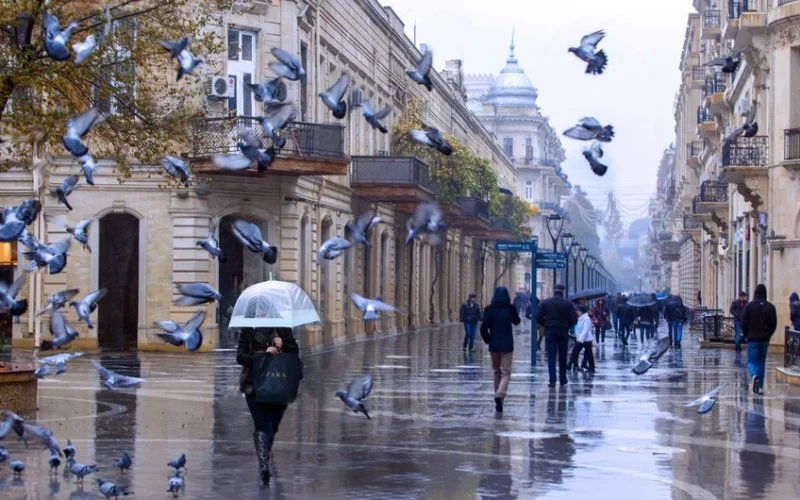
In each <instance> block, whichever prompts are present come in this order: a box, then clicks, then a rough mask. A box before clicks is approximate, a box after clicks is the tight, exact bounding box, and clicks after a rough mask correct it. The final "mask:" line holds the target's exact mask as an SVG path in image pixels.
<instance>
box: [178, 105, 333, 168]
mask: <svg viewBox="0 0 800 500" xmlns="http://www.w3.org/2000/svg"><path fill="white" fill-rule="evenodd" d="M239 127H243V128H247V129H250V130H252V131H253V132H255V133H256V135H258V136H259V137H261V136H262V128H261V124H260V123H259V121H258V118H257V117H253V116H234V117H221V118H201V119H197V120H194V121H193V122H192V139H193V148H192V156H193V157H194V158H196V159H198V160H200V161H202V160H203V159H208V158H210V157H211V156H213V155H216V154H226V153H233V152H236V151H239V146H238V144H239V140H240V137H239V134H238V132H237V129H238V128H239ZM282 136H283V137H285V138H286V143H285V144H284V146H283V147H282V148H280V149H277V148H276V155H275V156H276V160H275V163H273V165H272V166H271V167H270V168H269V169H268V170H267V172H273V173H282V174H292V175H315V174H317V175H319V174H322V175H346V174H347V163H348V158H347V155H345V153H344V128H343V127H342V126H340V125H323V124H317V123H305V122H294V123H292V124H290V125H289V126H287V127H286V129H285V130H284V131H283V134H282ZM263 143H264V146H265V147H270V146H273V144H272V141H271V140H270V139H266V138H264V139H263Z"/></svg>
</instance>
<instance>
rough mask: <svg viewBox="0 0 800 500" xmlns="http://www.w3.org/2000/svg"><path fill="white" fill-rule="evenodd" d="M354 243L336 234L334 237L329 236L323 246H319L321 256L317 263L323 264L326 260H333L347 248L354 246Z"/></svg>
mask: <svg viewBox="0 0 800 500" xmlns="http://www.w3.org/2000/svg"><path fill="white" fill-rule="evenodd" d="M352 246H353V244H352V243H351V242H349V241H347V240H346V239H344V238H340V237H338V236H335V237H333V238H328V240H327V241H325V243H323V244H322V246H320V247H319V257H318V258H317V264H318V265H319V264H322V262H323V261H325V260H333V259H335V258H336V257H338V256H340V255H342V254H343V253H344V251H345V250H347V249H348V248H350V247H352Z"/></svg>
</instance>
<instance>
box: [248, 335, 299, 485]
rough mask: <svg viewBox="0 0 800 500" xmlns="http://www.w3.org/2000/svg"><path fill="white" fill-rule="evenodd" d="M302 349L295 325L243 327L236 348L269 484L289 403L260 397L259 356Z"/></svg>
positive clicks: (261, 463) (264, 478) (263, 479)
mask: <svg viewBox="0 0 800 500" xmlns="http://www.w3.org/2000/svg"><path fill="white" fill-rule="evenodd" d="M299 352H300V348H299V346H298V345H297V341H296V340H295V338H294V336H293V335H292V329H291V328H243V329H242V331H241V333H240V334H239V345H238V347H237V349H236V362H237V363H238V364H240V365H242V371H241V374H240V376H239V390H240V391H241V392H242V393H243V394H244V395H245V400H246V401H247V408H248V409H249V410H250V416H251V417H252V418H253V424H254V426H255V432H254V434H253V442H254V444H255V448H256V454H257V456H258V467H259V471H260V473H261V482H262V484H264V485H267V484H269V478H270V470H269V460H270V456H271V454H272V444H273V443H274V442H275V435H276V434H277V433H278V426H279V425H280V423H281V419H283V414H284V412H285V411H286V405H281V404H274V403H261V402H258V401H256V398H255V390H254V384H255V381H254V380H253V370H254V368H253V366H254V362H255V357H256V356H269V358H268V359H272V358H273V357H274V356H276V355H278V354H279V353H287V354H294V355H298V354H299Z"/></svg>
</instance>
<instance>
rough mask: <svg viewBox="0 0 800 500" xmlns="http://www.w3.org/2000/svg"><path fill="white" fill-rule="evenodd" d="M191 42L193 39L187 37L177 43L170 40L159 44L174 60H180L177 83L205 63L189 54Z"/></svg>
mask: <svg viewBox="0 0 800 500" xmlns="http://www.w3.org/2000/svg"><path fill="white" fill-rule="evenodd" d="M191 41H192V39H191V38H190V37H188V36H185V37H183V38H181V39H180V40H178V41H175V42H172V41H168V40H161V41H159V42H158V43H159V45H161V46H162V47H163V48H164V50H166V51H167V52H169V55H170V57H171V58H172V59H177V60H178V65H179V66H178V76H177V78H176V79H175V81H176V82H178V81H180V79H181V78H183V75H190V74H192V71H194V69H195V68H196V67H197V65H198V64H200V63H202V62H203V59H201V58H199V57H194V55H193V54H192V53H191V52H189V49H188V48H187V47H188V46H189V43H191Z"/></svg>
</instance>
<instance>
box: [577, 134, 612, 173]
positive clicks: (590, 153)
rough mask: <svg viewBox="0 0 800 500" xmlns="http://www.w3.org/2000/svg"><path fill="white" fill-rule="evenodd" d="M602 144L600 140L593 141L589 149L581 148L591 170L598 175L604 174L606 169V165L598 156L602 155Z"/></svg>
mask: <svg viewBox="0 0 800 500" xmlns="http://www.w3.org/2000/svg"><path fill="white" fill-rule="evenodd" d="M602 145H603V143H602V142H600V141H594V142H593V143H592V145H591V146H590V147H589V149H584V150H583V157H584V158H586V161H588V162H589V166H590V167H591V168H592V172H594V173H595V175H599V176H600V177H602V176H604V175H606V171H608V167H607V166H606V165H603V164H602V163H601V162H600V158H602V157H603V148H602Z"/></svg>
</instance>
